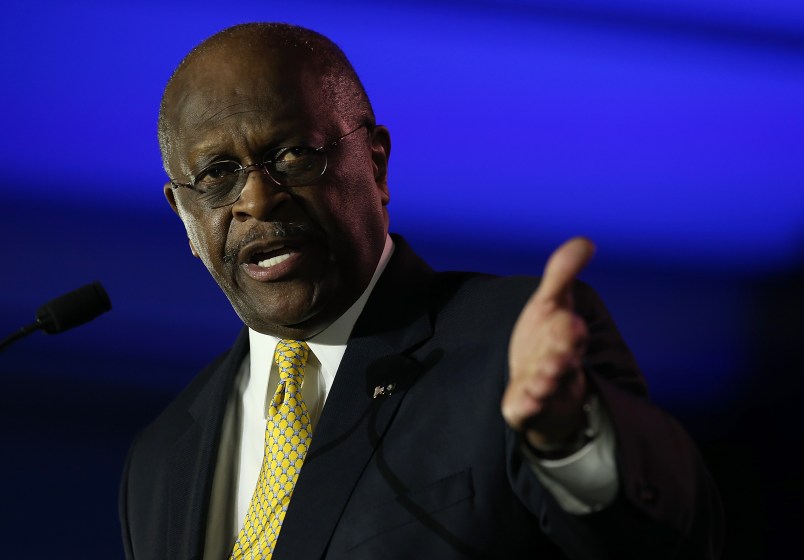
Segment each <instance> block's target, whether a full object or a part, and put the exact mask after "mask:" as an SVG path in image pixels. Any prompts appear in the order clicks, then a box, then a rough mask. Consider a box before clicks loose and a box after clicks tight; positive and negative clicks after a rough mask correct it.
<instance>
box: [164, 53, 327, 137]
mask: <svg viewBox="0 0 804 560" xmlns="http://www.w3.org/2000/svg"><path fill="white" fill-rule="evenodd" d="M325 83H326V79H324V78H323V77H322V72H321V69H320V67H319V65H318V64H316V61H315V60H314V59H313V58H312V57H311V56H309V55H307V54H305V53H303V52H300V51H299V50H298V49H291V48H265V47H262V48H259V49H255V48H253V47H240V46H235V47H229V48H222V49H216V50H214V51H212V52H207V53H202V54H201V55H199V56H198V57H196V58H195V59H193V60H191V61H190V62H189V64H188V65H187V66H186V67H184V68H182V69H181V70H180V71H179V73H177V75H176V77H175V78H174V80H173V81H172V82H171V84H170V86H169V88H168V91H167V92H166V95H165V107H164V110H165V116H166V118H167V121H168V123H169V129H170V134H171V136H172V139H173V142H174V144H175V147H176V148H179V149H182V148H184V149H186V148H188V147H189V145H190V144H193V143H195V142H197V141H200V140H201V139H202V138H204V137H205V136H208V135H210V134H214V133H219V134H221V135H231V136H237V135H238V134H243V133H246V132H248V131H249V130H253V129H255V128H262V129H264V128H266V127H267V128H270V127H272V126H277V125H279V124H280V123H287V122H297V123H314V122H321V121H324V122H325V123H331V122H332V121H333V120H335V118H336V114H335V111H334V105H335V104H334V103H333V102H332V101H333V100H331V99H329V97H330V95H329V93H328V88H326V87H325Z"/></svg>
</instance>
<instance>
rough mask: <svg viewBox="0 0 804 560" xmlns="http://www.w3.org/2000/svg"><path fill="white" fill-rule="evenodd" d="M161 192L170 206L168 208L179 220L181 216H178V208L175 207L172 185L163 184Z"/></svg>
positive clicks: (174, 194)
mask: <svg viewBox="0 0 804 560" xmlns="http://www.w3.org/2000/svg"><path fill="white" fill-rule="evenodd" d="M162 191H163V192H164V193H165V198H166V199H167V201H168V204H170V207H171V208H172V209H173V211H174V212H175V213H176V215H177V216H179V218H181V214H179V208H178V206H176V193H175V189H174V188H173V185H172V184H171V183H170V181H168V182H167V183H165V185H164V186H163V187H162Z"/></svg>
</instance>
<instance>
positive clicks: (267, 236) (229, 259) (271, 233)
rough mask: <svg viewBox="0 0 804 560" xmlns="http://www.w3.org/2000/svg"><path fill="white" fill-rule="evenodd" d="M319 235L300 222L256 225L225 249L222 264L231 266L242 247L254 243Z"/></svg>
mask: <svg viewBox="0 0 804 560" xmlns="http://www.w3.org/2000/svg"><path fill="white" fill-rule="evenodd" d="M319 234H320V231H319V229H318V228H316V227H314V226H312V225H310V224H306V223H301V222H271V223H266V224H261V225H256V226H254V227H253V228H251V229H250V230H248V232H246V235H244V236H243V238H242V239H240V240H239V241H237V243H235V244H234V245H233V246H231V247H227V248H226V252H225V253H224V255H223V262H224V263H226V264H231V263H234V262H236V261H237V256H238V255H239V254H240V251H242V250H243V247H245V246H246V245H248V244H249V243H252V242H254V241H261V240H266V241H275V240H276V239H287V238H300V237H301V238H306V237H314V236H317V235H319Z"/></svg>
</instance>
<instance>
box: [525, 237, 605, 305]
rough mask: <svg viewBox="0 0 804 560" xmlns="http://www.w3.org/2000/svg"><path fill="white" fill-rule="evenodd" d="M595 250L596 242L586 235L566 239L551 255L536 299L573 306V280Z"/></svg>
mask: <svg viewBox="0 0 804 560" xmlns="http://www.w3.org/2000/svg"><path fill="white" fill-rule="evenodd" d="M594 252H595V246H594V244H593V243H592V242H591V241H590V240H589V239H586V238H585V237H573V238H572V239H570V240H569V241H566V242H565V243H564V244H563V245H561V246H560V247H559V248H558V249H556V250H555V251H554V252H553V254H552V255H550V259H549V260H548V261H547V266H545V268H544V276H543V277H542V281H541V283H540V284H539V288H538V289H537V290H536V293H535V295H534V296H535V299H537V300H539V301H541V302H543V303H544V302H555V303H556V304H557V305H560V306H562V307H571V301H572V300H571V297H570V294H571V287H572V282H573V280H574V279H575V277H576V276H577V275H578V273H580V271H581V270H583V267H585V266H586V264H587V263H588V262H589V260H590V259H591V258H592V255H593V254H594Z"/></svg>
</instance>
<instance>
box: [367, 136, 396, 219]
mask: <svg viewBox="0 0 804 560" xmlns="http://www.w3.org/2000/svg"><path fill="white" fill-rule="evenodd" d="M390 157H391V135H390V133H389V132H388V129H387V128H385V127H384V126H383V125H377V126H375V127H374V128H373V129H372V130H371V161H372V164H373V166H374V182H375V183H377V187H378V188H379V189H380V192H381V193H382V204H383V206H387V205H388V202H390V200H391V193H390V192H389V190H388V159H389V158H390Z"/></svg>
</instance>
